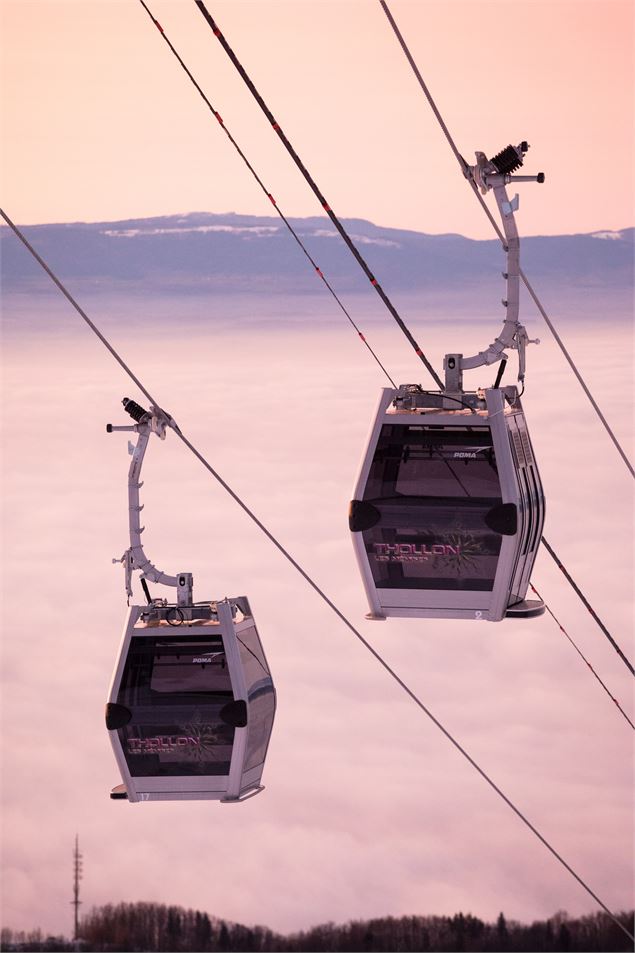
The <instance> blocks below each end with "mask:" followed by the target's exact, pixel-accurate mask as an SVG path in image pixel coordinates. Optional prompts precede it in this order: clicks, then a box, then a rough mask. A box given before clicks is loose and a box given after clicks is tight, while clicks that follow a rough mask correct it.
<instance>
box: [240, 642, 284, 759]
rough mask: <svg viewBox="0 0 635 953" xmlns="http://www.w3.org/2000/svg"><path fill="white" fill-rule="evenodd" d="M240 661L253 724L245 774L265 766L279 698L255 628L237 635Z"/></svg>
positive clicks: (249, 723) (248, 738) (249, 732)
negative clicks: (261, 765)
mask: <svg viewBox="0 0 635 953" xmlns="http://www.w3.org/2000/svg"><path fill="white" fill-rule="evenodd" d="M237 639H238V647H239V650H240V661H241V664H242V667H243V672H244V674H245V681H246V684H247V699H248V702H247V703H248V707H249V720H248V732H247V751H246V756H245V767H244V770H245V771H249V769H250V768H255V767H256V766H257V765H259V764H262V763H263V762H264V760H265V755H266V754H267V746H268V744H269V737H270V735H271V730H272V727H273V716H274V713H275V709H276V696H275V692H274V687H273V682H272V680H271V676H270V674H269V669H268V667H267V663H266V660H265V657H264V653H263V651H262V645H261V643H260V639H259V638H258V633H257V632H256V628H255V626H249V628H247V629H244V630H243V631H242V632H239V633H237Z"/></svg>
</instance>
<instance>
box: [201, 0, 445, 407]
mask: <svg viewBox="0 0 635 953" xmlns="http://www.w3.org/2000/svg"><path fill="white" fill-rule="evenodd" d="M194 2H195V3H196V6H197V7H198V8H199V10H200V11H201V13H202V14H203V17H204V18H205V21H206V23H207V25H208V26H209V27H210V28H211V30H212V31H213V33H214V36H215V37H217V39H218V41H219V42H220V44H221V46H222V47H223V49H224V50H225V52H226V53H227V55H228V57H229V59H230V60H231V61H232V63H233V64H234V66H235V67H236V69H237V71H238V73H239V74H240V76H241V78H242V79H243V81H244V82H245V85H246V86H247V88H248V89H249V91H250V92H251V94H252V96H253V97H254V99H255V100H256V102H257V103H258V105H259V106H260V108H261V109H262V111H263V113H264V114H265V116H266V117H267V119H268V120H269V122H270V124H271V127H272V129H273V130H274V132H276V133H277V134H278V138H279V139H280V141H281V142H282V144H283V146H284V147H285V149H286V150H287V152H288V153H289V155H290V156H291V158H292V159H293V161H294V162H295V164H296V166H297V167H298V169H299V170H300V172H301V173H302V175H303V176H304V178H305V180H306V182H307V183H308V185H309V186H310V188H311V190H312V191H313V193H314V194H315V196H316V197H317V199H318V201H319V203H320V205H321V206H322V208H323V209H324V211H325V212H326V213H327V215H328V217H329V218H330V219H331V221H332V222H333V225H334V226H335V228H336V229H337V231H338V232H339V233H340V235H341V237H342V238H343V239H344V241H345V243H346V245H347V246H348V248H349V250H350V251H351V252H352V254H353V256H354V257H355V260H356V261H357V263H358V264H359V266H360V267H361V269H362V271H363V272H364V274H365V275H366V277H367V278H368V280H369V281H370V283H371V285H372V286H373V288H374V289H375V291H376V292H377V294H378V295H379V297H380V298H381V300H382V301H383V303H384V304H385V306H386V307H387V308H388V311H389V312H390V314H391V315H392V317H393V318H394V319H395V321H396V322H397V324H398V325H399V327H400V328H401V330H402V332H403V333H404V335H405V336H406V338H407V339H408V341H409V343H410V344H411V346H412V347H413V349H414V351H415V353H416V355H417V357H419V358H420V359H421V361H422V362H423V363H424V365H425V366H426V368H427V370H428V373H429V374H430V375H431V377H432V378H433V380H434V382H435V383H436V385H437V387H438V388H439V389H440V390H443V389H444V385H443V382H442V380H441V378H440V377H439V376H438V374H437V372H436V371H435V369H434V368H433V367H432V365H431V364H430V362H429V361H428V359H427V357H426V356H425V354H424V353H423V351H422V350H421V348H420V347H419V345H418V344H417V342H416V341H415V339H414V337H413V336H412V334H411V333H410V331H409V330H408V328H407V326H406V324H405V323H404V321H403V319H402V318H401V316H400V315H399V313H398V311H397V309H396V308H395V306H394V305H393V303H392V301H391V300H390V298H389V297H388V295H387V294H386V292H385V291H384V290H383V288H382V287H381V285H380V284H379V282H378V281H377V279H376V278H375V276H374V275H373V273H372V271H371V270H370V268H369V267H368V265H367V264H366V261H365V260H364V258H363V257H362V255H361V254H360V252H359V251H358V249H357V247H356V246H355V244H354V242H353V240H352V239H351V237H350V235H349V234H348V232H347V231H346V229H345V228H344V226H343V225H342V223H341V221H340V219H339V218H338V217H337V215H336V214H335V212H334V211H333V209H332V208H331V206H330V205H329V203H328V202H327V201H326V199H325V198H324V195H323V194H322V192H321V191H320V189H319V188H318V186H317V184H316V182H315V181H314V179H313V178H312V176H311V174H310V173H309V171H308V169H307V168H306V166H305V165H304V163H303V162H302V160H301V159H300V156H299V155H298V153H297V152H296V151H295V149H294V148H293V146H292V145H291V143H290V142H289V140H288V139H287V137H286V135H285V134H284V132H283V131H282V129H281V128H280V125H279V124H278V123H277V122H276V120H275V118H274V116H273V113H272V112H271V110H270V109H269V107H268V106H267V104H266V102H265V101H264V99H263V98H262V96H261V95H260V93H259V92H258V90H257V89H256V87H255V86H254V84H253V82H252V80H251V79H250V77H249V75H248V74H247V72H246V70H245V68H244V67H243V65H242V63H241V62H240V60H239V59H238V57H237V56H236V54H235V53H234V51H233V49H232V48H231V46H230V45H229V43H228V42H227V40H226V39H225V37H224V36H223V34H222V33H221V31H220V29H219V27H218V25H217V24H216V21H215V20H214V19H213V17H212V16H211V14H210V13H209V11H208V10H207V8H206V6H205V4H204V3H203V0H194Z"/></svg>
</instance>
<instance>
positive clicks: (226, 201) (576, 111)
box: [2, 0, 635, 237]
mask: <svg viewBox="0 0 635 953" xmlns="http://www.w3.org/2000/svg"><path fill="white" fill-rule="evenodd" d="M150 6H151V9H152V10H153V12H154V13H155V15H156V16H157V18H158V19H159V20H160V21H161V23H162V24H163V26H164V28H165V30H166V32H167V34H168V35H169V37H170V38H171V40H172V42H173V43H174V45H175V46H176V48H177V49H178V50H179V51H180V52H181V54H182V56H183V57H184V59H185V61H186V63H187V64H188V65H189V66H190V68H191V70H192V71H193V73H194V75H195V76H196V77H197V78H198V79H199V81H200V83H201V84H202V86H203V88H204V89H205V90H206V92H207V93H208V95H209V97H210V98H211V101H212V103H213V104H214V106H215V107H216V108H217V109H218V110H219V111H220V113H221V115H222V116H223V118H224V119H225V122H226V123H227V125H228V127H229V128H230V130H231V131H232V132H233V134H234V135H235V137H236V138H237V140H238V141H239V143H240V144H242V145H243V147H244V148H245V150H246V151H247V153H248V155H249V157H250V158H251V159H252V161H253V163H254V164H255V165H256V167H257V169H258V170H259V172H260V174H261V176H262V178H263V179H264V181H265V183H266V184H267V186H268V187H269V189H270V191H271V192H272V193H273V194H274V195H275V196H276V198H277V199H278V202H279V204H280V206H281V208H282V209H283V210H284V211H285V212H286V213H288V214H290V215H309V214H321V210H320V208H319V206H318V204H317V201H316V200H315V198H314V197H313V195H312V194H311V193H310V191H309V190H308V188H307V186H306V184H305V182H304V181H303V180H302V179H301V177H300V174H299V173H298V172H297V170H296V169H295V168H294V167H293V166H292V163H291V160H290V158H289V157H288V156H287V154H286V153H285V152H284V149H283V148H282V146H281V144H280V143H279V142H278V140H277V139H276V137H275V136H274V135H273V134H272V132H271V130H270V128H269V126H268V124H267V122H266V121H265V119H264V117H263V116H262V115H261V113H260V111H259V109H258V107H257V106H256V104H255V103H254V102H253V100H252V98H251V96H250V94H249V93H248V91H247V90H246V89H245V87H244V86H243V84H242V81H241V80H240V79H239V77H238V76H237V74H236V73H235V71H234V68H233V67H232V66H231V64H230V63H229V61H228V60H227V58H226V56H225V54H224V53H223V51H222V49H221V47H220V45H219V44H218V42H217V41H216V40H215V39H214V37H213V35H212V33H211V31H210V30H209V29H208V28H207V26H206V25H205V23H204V21H203V18H202V16H201V15H200V13H199V11H198V9H197V8H196V6H195V4H194V2H193V0H191V2H178V3H176V2H174V0H153V2H152V4H151V5H150ZM210 9H211V12H212V13H213V14H214V16H215V17H216V18H217V20H218V22H219V23H220V25H221V27H222V29H223V30H224V32H225V34H226V36H227V37H228V39H229V41H230V43H231V44H232V45H233V46H234V48H235V50H236V52H237V53H238V55H239V57H240V58H241V59H242V60H243V62H244V64H245V66H246V67H247V69H248V71H249V72H250V74H251V75H252V76H253V78H254V80H255V82H256V84H257V85H258V86H259V87H260V88H261V91H262V93H263V95H264V97H265V99H266V100H267V101H268V103H269V105H270V106H271V108H272V109H273V111H274V113H275V115H276V117H277V118H278V120H279V121H280V123H281V125H282V127H283V128H284V129H285V131H286V132H287V134H288V136H289V138H290V139H291V141H292V142H293V143H294V145H295V147H296V148H297V150H298V152H299V153H300V155H301V156H302V157H303V159H304V161H305V162H306V164H307V166H308V167H309V169H310V170H311V171H312V173H313V175H314V177H315V178H316V180H317V182H318V184H319V185H320V187H321V189H322V191H323V192H324V194H325V195H326V197H327V199H328V200H329V201H330V203H331V205H332V206H333V208H334V209H335V211H336V212H337V213H338V214H339V215H341V216H360V217H365V218H369V219H371V220H372V221H375V222H376V223H378V224H382V225H392V226H396V227H405V228H413V229H417V230H422V231H428V232H445V231H455V232H460V233H462V234H465V235H469V236H471V237H490V232H489V225H488V223H487V221H486V220H485V218H484V217H483V215H482V212H481V211H480V209H479V208H478V207H477V205H476V203H475V202H474V199H473V197H472V196H471V195H470V194H469V190H468V189H467V187H466V186H465V185H464V184H463V181H462V178H461V176H460V173H459V170H458V167H455V160H454V158H453V156H452V155H451V153H450V151H449V149H448V147H447V144H446V142H445V139H444V138H443V136H442V134H441V132H440V130H439V129H438V127H437V125H436V120H435V119H434V117H433V115H432V113H431V111H430V109H429V107H428V105H427V103H426V101H425V99H424V98H423V95H422V93H421V92H420V90H419V87H418V86H417V84H416V81H415V79H414V77H413V75H412V74H411V72H410V69H409V67H408V65H407V63H406V61H405V59H404V57H403V54H402V53H401V50H400V49H399V47H398V45H397V42H396V39H395V37H394V36H393V34H392V31H391V30H390V28H389V26H388V22H387V20H386V17H385V15H384V13H383V12H382V10H381V7H380V6H379V4H378V3H377V2H374V0H363V2H362V0H354V2H351V0H338V2H336V3H335V2H328V0H321V2H316V0H302V2H297V0H296V2H273V0H271V2H244V0H242V2H231V3H230V2H227V0H219V2H216V3H214V4H213V6H212V7H210ZM391 9H392V11H393V13H394V16H395V18H396V19H397V22H398V24H399V25H400V27H401V29H402V31H403V33H404V35H405V37H406V39H407V41H408V42H409V44H410V46H411V49H412V52H413V54H414V56H415V59H416V60H417V62H418V64H419V66H420V68H421V70H422V73H423V75H424V78H425V79H426V81H427V82H428V85H429V87H430V89H431V92H432V94H433V96H434V97H435V98H436V100H437V103H438V106H439V108H440V110H441V112H442V114H443V115H444V117H445V119H446V121H447V123H448V125H449V128H450V130H451V132H452V133H453V135H454V137H455V139H456V142H457V145H458V148H459V150H460V151H461V152H462V153H463V154H464V155H465V156H466V158H468V159H473V153H474V151H475V150H476V149H480V150H483V151H485V152H487V153H488V154H490V155H491V154H493V153H494V152H497V151H498V150H499V149H500V148H502V147H503V146H504V145H506V144H507V143H508V142H509V141H513V142H518V141H520V140H521V139H527V140H528V141H529V142H530V144H531V146H532V149H531V151H530V153H529V156H528V159H527V168H528V169H529V170H530V171H535V172H537V171H544V172H545V173H546V175H547V182H546V184H545V185H544V186H543V187H536V186H532V187H529V186H523V187H521V188H522V196H521V208H522V213H521V214H522V228H523V231H524V233H525V234H536V233H562V232H575V231H593V230H596V229H600V228H607V229H620V228H623V227H625V226H628V225H630V224H632V219H633V167H634V165H635V162H634V152H633V90H634V88H635V86H634V79H635V71H634V67H633V48H634V40H633V34H634V27H633V17H634V14H633V5H632V3H630V2H622V0H598V2H596V0H577V2H564V0H553V2H549V3H543V2H539V0H505V2H484V3H473V2H470V3H465V2H459V0H449V2H443V3H441V2H432V0H421V2H417V3H413V2H403V0H395V2H394V4H393V5H392V7H391ZM2 18H3V37H4V38H3V83H2V89H3V110H4V112H3V132H4V135H3V139H4V148H3V156H4V172H3V179H4V186H3V194H4V196H5V198H4V201H5V202H6V204H7V208H8V211H9V213H10V214H11V215H12V216H13V218H14V220H16V221H18V222H23V223H35V222H50V221H72V220H86V219H89V220H105V219H116V218H125V217H131V216H144V215H157V214H165V213H177V212H187V211H193V210H203V211H212V212H228V211H235V212H247V213H259V214H264V215H268V214H269V213H270V212H271V208H270V206H269V203H268V202H267V200H266V198H265V197H264V196H263V195H262V193H261V192H260V190H259V189H258V187H257V186H256V185H255V184H254V183H253V181H252V180H251V178H250V177H249V175H248V173H247V171H246V169H245V168H244V167H243V166H242V164H241V163H240V161H239V160H238V158H237V156H236V154H235V153H234V151H233V149H232V148H231V146H230V145H229V144H228V142H227V141H226V139H225V137H224V135H223V134H222V132H221V130H220V129H219V128H218V127H217V124H216V122H215V121H214V120H213V119H212V118H211V117H210V115H209V113H208V111H207V109H206V107H205V106H204V104H203V103H202V101H201V100H200V99H199V97H198V95H197V94H196V93H195V91H194V90H193V88H192V87H191V86H190V84H189V82H188V80H187V79H186V77H185V74H184V73H183V72H182V70H181V69H180V67H179V66H178V64H177V63H176V61H175V60H174V58H173V57H172V55H171V54H170V52H169V50H168V48H167V46H166V44H165V43H164V42H163V41H162V40H161V37H160V35H159V33H158V32H157V31H156V30H155V29H154V27H153V26H152V24H151V23H150V21H149V19H148V18H147V15H146V14H145V12H144V10H143V8H142V7H141V6H140V4H138V3H137V2H136V0H128V2H124V0H108V2H103V0H90V2H88V0H4V3H3V5H2Z"/></svg>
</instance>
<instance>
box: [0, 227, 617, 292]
mask: <svg viewBox="0 0 635 953" xmlns="http://www.w3.org/2000/svg"><path fill="white" fill-rule="evenodd" d="M289 222H290V224H291V225H292V226H293V228H294V229H295V231H296V232H297V233H298V235H299V237H300V238H301V239H302V241H303V243H305V244H306V246H307V249H308V252H309V254H310V255H311V257H312V258H313V259H314V261H315V264H317V265H318V266H319V268H320V269H321V270H322V272H323V273H324V275H325V277H326V278H327V280H328V281H329V282H331V281H332V282H333V283H337V288H338V289H341V290H345V291H359V290H362V289H365V288H366V287H367V284H368V279H367V278H366V276H365V275H364V274H363V272H362V270H361V269H360V268H359V266H358V264H357V263H356V262H355V260H354V258H353V256H352V255H351V254H350V252H349V250H348V249H347V248H346V246H345V245H344V243H343V242H342V241H341V239H340V237H339V236H338V234H337V232H336V230H335V229H334V227H333V226H332V225H331V223H330V222H329V221H328V219H324V218H322V217H319V216H310V217H307V218H290V219H289ZM343 223H344V225H345V227H346V229H347V231H348V232H349V234H351V237H352V239H353V241H354V242H355V244H356V245H357V247H358V248H359V250H360V253H361V254H362V255H363V257H364V258H365V259H366V261H367V262H368V265H369V267H370V268H371V270H372V271H373V272H375V273H377V276H378V279H379V280H380V282H381V283H382V285H386V287H388V286H389V287H391V288H393V289H398V290H404V291H409V290H416V289H420V288H423V287H426V288H443V287H452V288H457V287H468V286H470V285H472V284H482V283H489V282H490V281H492V280H496V281H497V282H499V281H500V272H501V269H502V268H503V266H504V264H505V256H504V254H503V251H502V249H501V246H500V242H499V241H498V239H497V238H493V239H481V240H479V239H471V238H466V237H465V236H463V235H459V234H456V233H443V234H429V233H426V232H418V231H413V230H408V229H397V228H389V227H384V226H380V225H375V224H374V223H373V222H369V221H367V220H365V219H358V218H351V219H344V220H343ZM23 231H24V233H25V235H26V236H27V237H28V238H29V239H30V240H31V241H32V242H33V243H34V247H35V248H36V250H37V251H38V252H39V253H40V254H41V255H42V257H43V258H44V259H45V261H47V262H48V263H49V264H50V266H51V267H52V268H53V269H54V270H55V271H56V272H58V273H59V274H60V276H61V277H63V278H77V279H79V280H83V281H86V280H92V281H93V282H95V281H100V280H110V281H112V282H114V283H116V284H118V285H123V286H127V287H131V286H134V285H143V284H145V283H148V282H151V283H152V284H153V285H154V286H156V287H157V288H158V289H159V290H161V289H170V288H172V289H173V290H174V289H180V290H183V291H190V292H197V291H205V290H206V289H209V288H214V289H222V290H225V291H235V290H252V289H253V290H260V289H263V288H271V289H275V290H279V291H284V292H287V291H294V292H298V293H303V292H311V291H313V290H315V288H316V285H315V281H313V280H312V276H311V271H314V266H313V265H312V264H311V262H310V261H307V259H306V257H305V255H304V254H302V250H301V249H300V248H298V246H297V245H296V243H295V242H294V241H293V240H292V236H291V235H290V234H289V233H288V231H287V229H286V227H285V225H284V223H283V222H282V221H281V220H280V219H279V218H278V217H276V216H262V215H243V214H236V213H233V212H231V213H224V214H217V213H210V212H189V213H187V214H176V215H163V216H153V217H150V218H127V219H118V220H113V221H101V222H68V223H56V224H45V225H29V226H24V228H23ZM0 239H1V242H2V250H3V253H2V281H3V286H4V288H5V289H6V290H8V291H12V290H23V289H28V288H30V287H33V284H34V282H35V284H36V285H37V283H38V281H39V280H41V278H42V275H41V272H40V270H39V266H38V265H37V264H36V263H35V262H34V261H33V259H31V258H30V256H29V255H28V254H26V253H25V250H24V248H22V247H21V246H20V245H19V243H18V242H16V241H15V239H14V237H13V236H12V235H11V234H10V232H9V229H8V228H6V227H3V228H2V230H1V231H0ZM634 241H635V228H626V229H622V230H620V231H611V230H608V229H607V230H596V231H594V232H588V233H582V234H580V233H576V234H571V235H537V236H527V237H524V238H522V239H521V263H522V267H523V268H524V269H525V270H526V271H527V272H528V273H530V274H531V276H532V278H534V277H535V278H538V277H540V278H541V279H546V280H548V281H550V282H553V281H557V282H560V283H564V284H568V285H578V286H582V287H587V286H590V287H607V288H609V287H610V288H622V289H630V288H632V287H633V246H634ZM314 277H315V274H314V275H313V278H314Z"/></svg>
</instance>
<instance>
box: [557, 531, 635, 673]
mask: <svg viewBox="0 0 635 953" xmlns="http://www.w3.org/2000/svg"><path fill="white" fill-rule="evenodd" d="M540 541H541V543H542V545H543V546H544V547H545V549H546V550H547V552H548V553H549V555H550V556H551V558H552V559H553V561H554V562H555V564H556V566H557V567H558V569H559V570H560V571H561V572H562V574H563V575H564V577H565V579H566V580H567V582H568V583H569V585H570V586H571V588H572V589H573V590H574V592H576V593H577V595H578V596H579V598H580V599H581V601H582V603H583V605H584V606H586V608H587V609H588V610H589V613H590V614H591V615H592V616H593V618H594V619H595V621H596V622H597V624H598V625H599V627H600V628H601V629H602V632H604V635H605V636H606V637H607V639H608V640H609V642H610V643H611V645H612V646H613V648H614V649H615V651H616V652H617V654H618V655H619V657H620V658H621V659H622V661H623V662H624V665H626V667H627V669H628V670H629V672H630V673H631V675H635V669H634V668H633V666H632V665H631V663H630V662H629V660H628V659H627V658H626V656H625V655H624V653H623V652H622V650H621V648H620V647H619V645H618V644H617V642H616V641H615V639H614V638H613V636H612V635H611V633H610V632H609V630H608V629H607V627H606V626H605V625H604V623H603V622H602V620H601V619H600V617H599V615H598V614H597V612H596V611H595V609H594V608H593V606H592V605H591V603H590V602H589V600H588V599H587V598H586V596H585V595H584V593H583V592H582V590H581V589H580V587H579V586H578V585H577V583H576V582H575V580H574V579H573V577H572V576H571V575H570V573H569V572H568V571H567V569H566V568H565V567H564V565H563V564H562V562H561V561H560V560H559V559H558V557H557V555H556V554H555V552H554V551H553V549H552V548H551V546H550V545H549V543H548V542H547V540H546V539H545V537H544V536H541V537H540Z"/></svg>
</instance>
